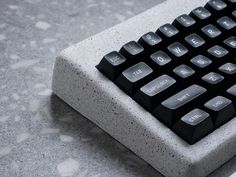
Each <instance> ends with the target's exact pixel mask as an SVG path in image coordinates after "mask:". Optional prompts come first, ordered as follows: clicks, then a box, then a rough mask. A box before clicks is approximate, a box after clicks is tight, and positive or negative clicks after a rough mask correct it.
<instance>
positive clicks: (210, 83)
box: [200, 72, 226, 95]
mask: <svg viewBox="0 0 236 177" xmlns="http://www.w3.org/2000/svg"><path fill="white" fill-rule="evenodd" d="M223 83H225V82H224V76H222V75H220V74H217V73H215V72H210V73H208V74H206V75H205V76H203V77H202V80H201V81H200V84H201V85H203V86H204V87H206V88H207V89H208V91H209V94H210V95H215V94H218V93H221V91H224V89H225V87H226V86H225V85H223ZM222 85H223V86H224V87H223V86H222Z"/></svg>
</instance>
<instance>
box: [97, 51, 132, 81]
mask: <svg viewBox="0 0 236 177" xmlns="http://www.w3.org/2000/svg"><path fill="white" fill-rule="evenodd" d="M126 64H127V63H126V59H125V58H124V57H123V56H122V55H121V54H120V53H118V52H116V51H113V52H111V53H109V54H107V55H105V56H104V57H103V59H102V60H101V62H100V63H99V64H98V65H97V66H96V67H97V69H98V70H99V71H101V72H102V73H103V74H104V75H105V76H106V77H108V78H109V79H111V80H112V81H114V80H115V79H116V78H117V76H118V75H119V74H120V73H121V71H122V70H123V69H124V68H125V66H126Z"/></svg>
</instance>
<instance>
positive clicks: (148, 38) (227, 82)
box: [52, 0, 236, 177]
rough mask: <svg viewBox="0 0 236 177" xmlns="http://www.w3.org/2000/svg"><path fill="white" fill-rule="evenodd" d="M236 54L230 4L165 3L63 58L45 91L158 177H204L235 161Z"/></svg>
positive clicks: (229, 0) (224, 0) (231, 0)
mask: <svg viewBox="0 0 236 177" xmlns="http://www.w3.org/2000/svg"><path fill="white" fill-rule="evenodd" d="M180 4H181V5H183V6H181V7H180ZM235 49H236V1H235V0H210V1H208V2H207V1H206V0H205V1H202V3H199V2H197V1H191V2H190V1H187V0H174V1H173V0H168V1H166V2H164V3H163V4H161V5H158V6H156V7H154V8H152V9H150V10H148V11H146V12H144V13H142V14H140V15H138V16H136V17H134V18H132V19H130V20H128V21H127V22H124V23H122V24H120V25H118V26H115V27H113V28H111V29H108V30H106V31H104V32H102V33H100V34H98V35H95V36H94V37H91V38H89V39H87V40H85V41H82V42H81V43H79V44H76V45H73V46H71V47H69V48H67V49H65V50H64V51H62V52H61V54H60V55H59V57H58V58H57V60H56V63H55V67H54V74H53V86H52V87H53V91H54V92H55V93H56V94H57V95H58V96H59V97H61V98H62V99H63V100H65V101H66V102H67V103H68V104H69V105H71V106H72V107H73V108H75V109H76V110H77V111H79V112H80V113H81V114H83V115H84V116H85V117H87V118H88V119H90V120H91V121H93V122H94V123H95V124H97V125H98V126H99V127H101V128H102V129H104V130H105V131H106V132H108V133H109V134H110V135H111V136H112V137H114V138H115V139H117V140H118V141H120V142H121V143H122V144H124V145H125V146H127V147H128V148H129V149H131V150H132V151H133V152H135V153H136V154H137V155H139V156H140V157H141V158H143V159H144V160H146V161H147V162H148V163H149V164H150V165H152V166H153V167H154V168H156V169H157V170H158V171H160V172H161V173H162V174H164V175H165V176H186V177H187V176H193V177H195V176H196V177H198V176H206V175H207V174H209V173H210V172H212V171H213V170H215V169H216V168H217V167H219V166H220V165H222V164H223V163H224V162H225V161H227V160H228V159H230V158H231V157H233V156H234V155H235V154H236V118H235V116H236V79H235V76H236V53H235V51H236V50H235Z"/></svg>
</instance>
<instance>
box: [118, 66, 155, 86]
mask: <svg viewBox="0 0 236 177" xmlns="http://www.w3.org/2000/svg"><path fill="white" fill-rule="evenodd" d="M152 72H153V70H152V69H151V68H150V67H149V66H148V65H147V64H145V63H144V62H140V63H138V64H136V65H134V66H131V67H130V68H128V69H126V70H125V71H123V72H122V74H123V75H124V76H125V77H126V78H127V79H128V80H129V81H131V82H136V81H138V80H140V79H142V78H144V77H146V76H147V75H149V74H151V73H152Z"/></svg>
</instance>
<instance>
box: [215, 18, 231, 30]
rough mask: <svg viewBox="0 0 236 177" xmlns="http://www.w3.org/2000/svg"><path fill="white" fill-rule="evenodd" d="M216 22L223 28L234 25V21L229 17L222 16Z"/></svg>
mask: <svg viewBox="0 0 236 177" xmlns="http://www.w3.org/2000/svg"><path fill="white" fill-rule="evenodd" d="M217 23H218V24H219V25H220V26H221V27H222V28H223V29H225V30H228V31H230V30H232V29H233V28H235V26H236V22H235V21H234V20H232V19H231V18H229V17H227V16H224V17H221V18H220V19H218V20H217Z"/></svg>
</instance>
